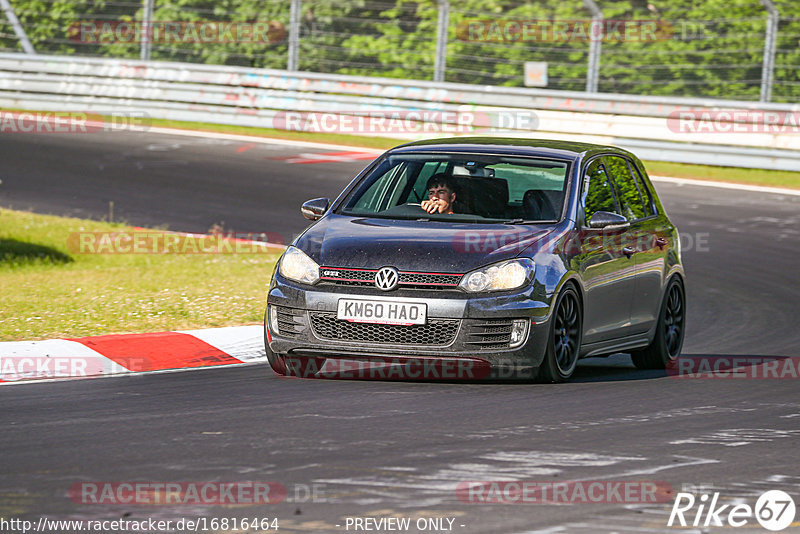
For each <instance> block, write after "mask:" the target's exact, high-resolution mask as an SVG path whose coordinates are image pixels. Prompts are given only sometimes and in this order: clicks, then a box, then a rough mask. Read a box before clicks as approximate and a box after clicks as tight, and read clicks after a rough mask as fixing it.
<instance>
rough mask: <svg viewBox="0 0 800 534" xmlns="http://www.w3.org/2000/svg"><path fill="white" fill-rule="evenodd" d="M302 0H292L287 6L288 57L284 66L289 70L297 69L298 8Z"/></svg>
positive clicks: (298, 54) (298, 55)
mask: <svg viewBox="0 0 800 534" xmlns="http://www.w3.org/2000/svg"><path fill="white" fill-rule="evenodd" d="M301 1H302V0H292V3H291V7H290V8H289V50H288V54H289V58H288V60H287V65H286V68H287V69H288V70H291V71H296V70H297V69H298V65H297V63H298V61H299V59H300V8H301Z"/></svg>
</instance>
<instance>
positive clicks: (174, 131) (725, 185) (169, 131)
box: [147, 128, 800, 196]
mask: <svg viewBox="0 0 800 534" xmlns="http://www.w3.org/2000/svg"><path fill="white" fill-rule="evenodd" d="M147 131H148V132H152V133H160V134H166V135H184V136H189V137H203V138H206V139H228V140H233V141H247V142H251V143H263V144H272V145H283V146H292V147H298V148H319V149H323V150H354V151H360V152H371V153H374V154H375V155H376V156H378V155H379V154H383V153H384V152H385V150H382V149H377V148H365V147H359V146H353V145H337V144H333V143H317V142H314V141H294V140H289V139H278V138H272V137H260V136H255V135H241V134H230V133H216V132H206V131H198V130H181V129H179V128H150V129H148V130H147ZM403 143H404V141H399V142H398V145H399V144H403ZM650 178H651V179H652V180H653V181H656V182H669V183H673V184H678V185H697V186H701V187H718V188H721V189H734V190H737V191H751V192H754V193H774V194H777V195H791V196H800V189H789V188H785V187H768V186H761V185H749V184H736V183H732V182H715V181H711V180H694V179H691V178H673V177H670V176H650Z"/></svg>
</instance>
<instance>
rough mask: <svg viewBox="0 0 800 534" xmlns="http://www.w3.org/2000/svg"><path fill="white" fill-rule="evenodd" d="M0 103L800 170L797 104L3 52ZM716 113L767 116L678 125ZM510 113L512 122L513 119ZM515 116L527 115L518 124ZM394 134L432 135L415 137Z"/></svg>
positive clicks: (23, 106) (38, 107)
mask: <svg viewBox="0 0 800 534" xmlns="http://www.w3.org/2000/svg"><path fill="white" fill-rule="evenodd" d="M0 106H2V107H7V108H16V109H32V110H59V111H80V112H90V113H110V112H115V113H126V112H139V113H143V114H146V115H147V116H149V117H152V118H164V119H172V120H182V121H197V122H211V123H222V124H237V125H242V126H259V127H265V128H289V127H290V126H289V125H288V124H287V123H286V121H285V120H284V119H285V114H286V112H298V111H300V112H317V113H326V114H327V113H331V114H335V115H336V116H339V117H341V116H347V117H353V116H359V115H362V116H363V115H370V114H374V113H387V112H389V113H391V112H398V113H401V114H404V115H403V116H404V117H410V116H412V115H413V112H422V111H425V112H431V113H432V115H431V116H434V117H436V120H437V121H440V122H444V123H451V124H454V123H457V122H458V120H459V119H458V117H459V114H461V115H463V114H467V113H469V114H472V117H473V119H474V118H475V117H478V118H479V119H480V120H477V121H476V122H475V123H474V124H473V127H472V130H473V131H474V133H480V134H487V133H488V134H491V135H498V134H502V135H511V136H524V137H539V138H566V139H573V140H580V141H587V142H595V143H601V144H613V145H617V146H621V147H623V148H627V149H629V150H632V151H634V152H636V153H637V154H638V155H639V156H640V157H642V158H645V159H654V160H663V161H675V162H685V163H701V164H710V165H723V166H736V167H751V168H763V169H782V170H800V135H798V133H797V132H798V129H799V128H798V127H795V128H794V129H791V131H790V132H788V133H787V132H786V131H785V130H786V128H783V129H782V128H780V127H779V126H780V124H778V123H777V122H776V121H778V122H779V121H780V120H782V117H783V118H785V117H787V116H790V117H800V105H797V104H765V103H757V102H742V101H729V100H713V99H688V98H665V97H635V100H634V97H631V96H630V95H614V94H598V93H582V92H565V91H552V90H538V89H521V88H508V87H497V86H476V85H464V84H452V83H435V82H424V81H415V80H396V79H386V78H367V77H354V76H342V75H332V74H317V73H305V72H303V73H297V72H288V71H282V70H270V69H250V68H242V67H229V66H214V65H197V64H186V63H167V62H147V61H137V60H117V59H95V58H73V57H64V56H29V55H23V54H0ZM719 110H728V111H737V112H741V114H740V115H741V116H738V115H736V114H735V113H734V114H731V119H730V120H731V121H734V122H733V123H731V124H734V123H735V124H738V125H739V126H741V127H742V129H744V130H747V129H752V126H753V124H752V120H753V117H754V116H762V115H763V116H762V119H763V120H762V123H760V124H758V126H759V127H758V128H756V130H757V131H755V132H747V131H744V132H737V133H719V132H718V131H702V130H701V131H698V132H696V133H686V132H681V131H675V129H674V128H671V127H670V124H673V125H674V124H675V121H677V120H678V119H677V114H678V113H680V112H682V111H691V112H693V113H695V114H696V115H698V116H701V115H702V113H703V112H708V113H710V114H713V113H716V112H718V111H719ZM761 112H770V113H761ZM417 115H418V116H420V117H421V115H420V114H417ZM503 117H506V118H508V117H512V120H511V121H510V122H509V121H504V119H503ZM514 117H516V118H520V117H522V118H525V120H524V121H523V120H517V121H514V120H513V118H514ZM418 120H419V121H421V122H424V121H425V120H426V119H425V118H424V117H421V118H419V119H418ZM670 121H672V122H670ZM735 121H739V122H735ZM764 121H765V122H764ZM440 126H441V125H440ZM765 126H772V128H769V127H765ZM430 130H431V129H430V128H429V129H428V131H429V132H430ZM433 130H434V132H435V131H436V129H435V128H434V129H433ZM441 130H443V128H440V131H441ZM450 130H452V128H451V129H450ZM770 130H772V131H770ZM782 130H784V131H782ZM459 131H461V130H459ZM463 133H468V132H463ZM370 135H374V132H371V133H370ZM390 135H392V136H394V137H405V138H420V137H424V136H425V135H424V134H419V133H415V132H414V131H410V132H405V133H403V134H397V132H394V133H392V134H390ZM441 135H448V132H447V131H443V132H441ZM427 136H430V135H427Z"/></svg>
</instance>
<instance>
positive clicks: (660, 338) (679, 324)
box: [631, 278, 686, 369]
mask: <svg viewBox="0 0 800 534" xmlns="http://www.w3.org/2000/svg"><path fill="white" fill-rule="evenodd" d="M685 325H686V294H685V293H684V290H683V284H682V283H681V282H680V281H679V280H678V279H677V278H673V279H672V280H671V281H670V283H669V285H668V286H667V291H666V293H664V302H662V304H661V312H660V313H659V315H658V324H657V325H656V335H655V336H654V337H653V341H652V342H650V345H648V346H647V347H646V348H644V349H642V350H638V351H634V352H632V353H631V360H633V365H635V366H636V367H638V368H639V369H665V368H666V367H667V366H668V365H671V364H673V363H674V362H675V360H677V359H678V356H680V354H681V348H683V335H684V330H685Z"/></svg>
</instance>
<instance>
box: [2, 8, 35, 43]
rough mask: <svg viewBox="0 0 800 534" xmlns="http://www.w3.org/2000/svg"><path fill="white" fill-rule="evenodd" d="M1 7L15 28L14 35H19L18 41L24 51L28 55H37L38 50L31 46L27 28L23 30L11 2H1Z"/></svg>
mask: <svg viewBox="0 0 800 534" xmlns="http://www.w3.org/2000/svg"><path fill="white" fill-rule="evenodd" d="M0 6H2V7H3V11H4V12H5V14H6V18H7V19H8V22H9V24H11V27H12V28H14V33H15V34H16V35H17V39H19V44H20V45H21V46H22V50H23V51H24V52H25V53H26V54H35V53H36V50H34V49H33V45H32V44H31V41H30V39H28V34H27V33H25V28H23V27H22V24H20V22H19V19H18V18H17V14H16V13H14V8H13V7H12V6H11V2H9V1H8V0H0Z"/></svg>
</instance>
